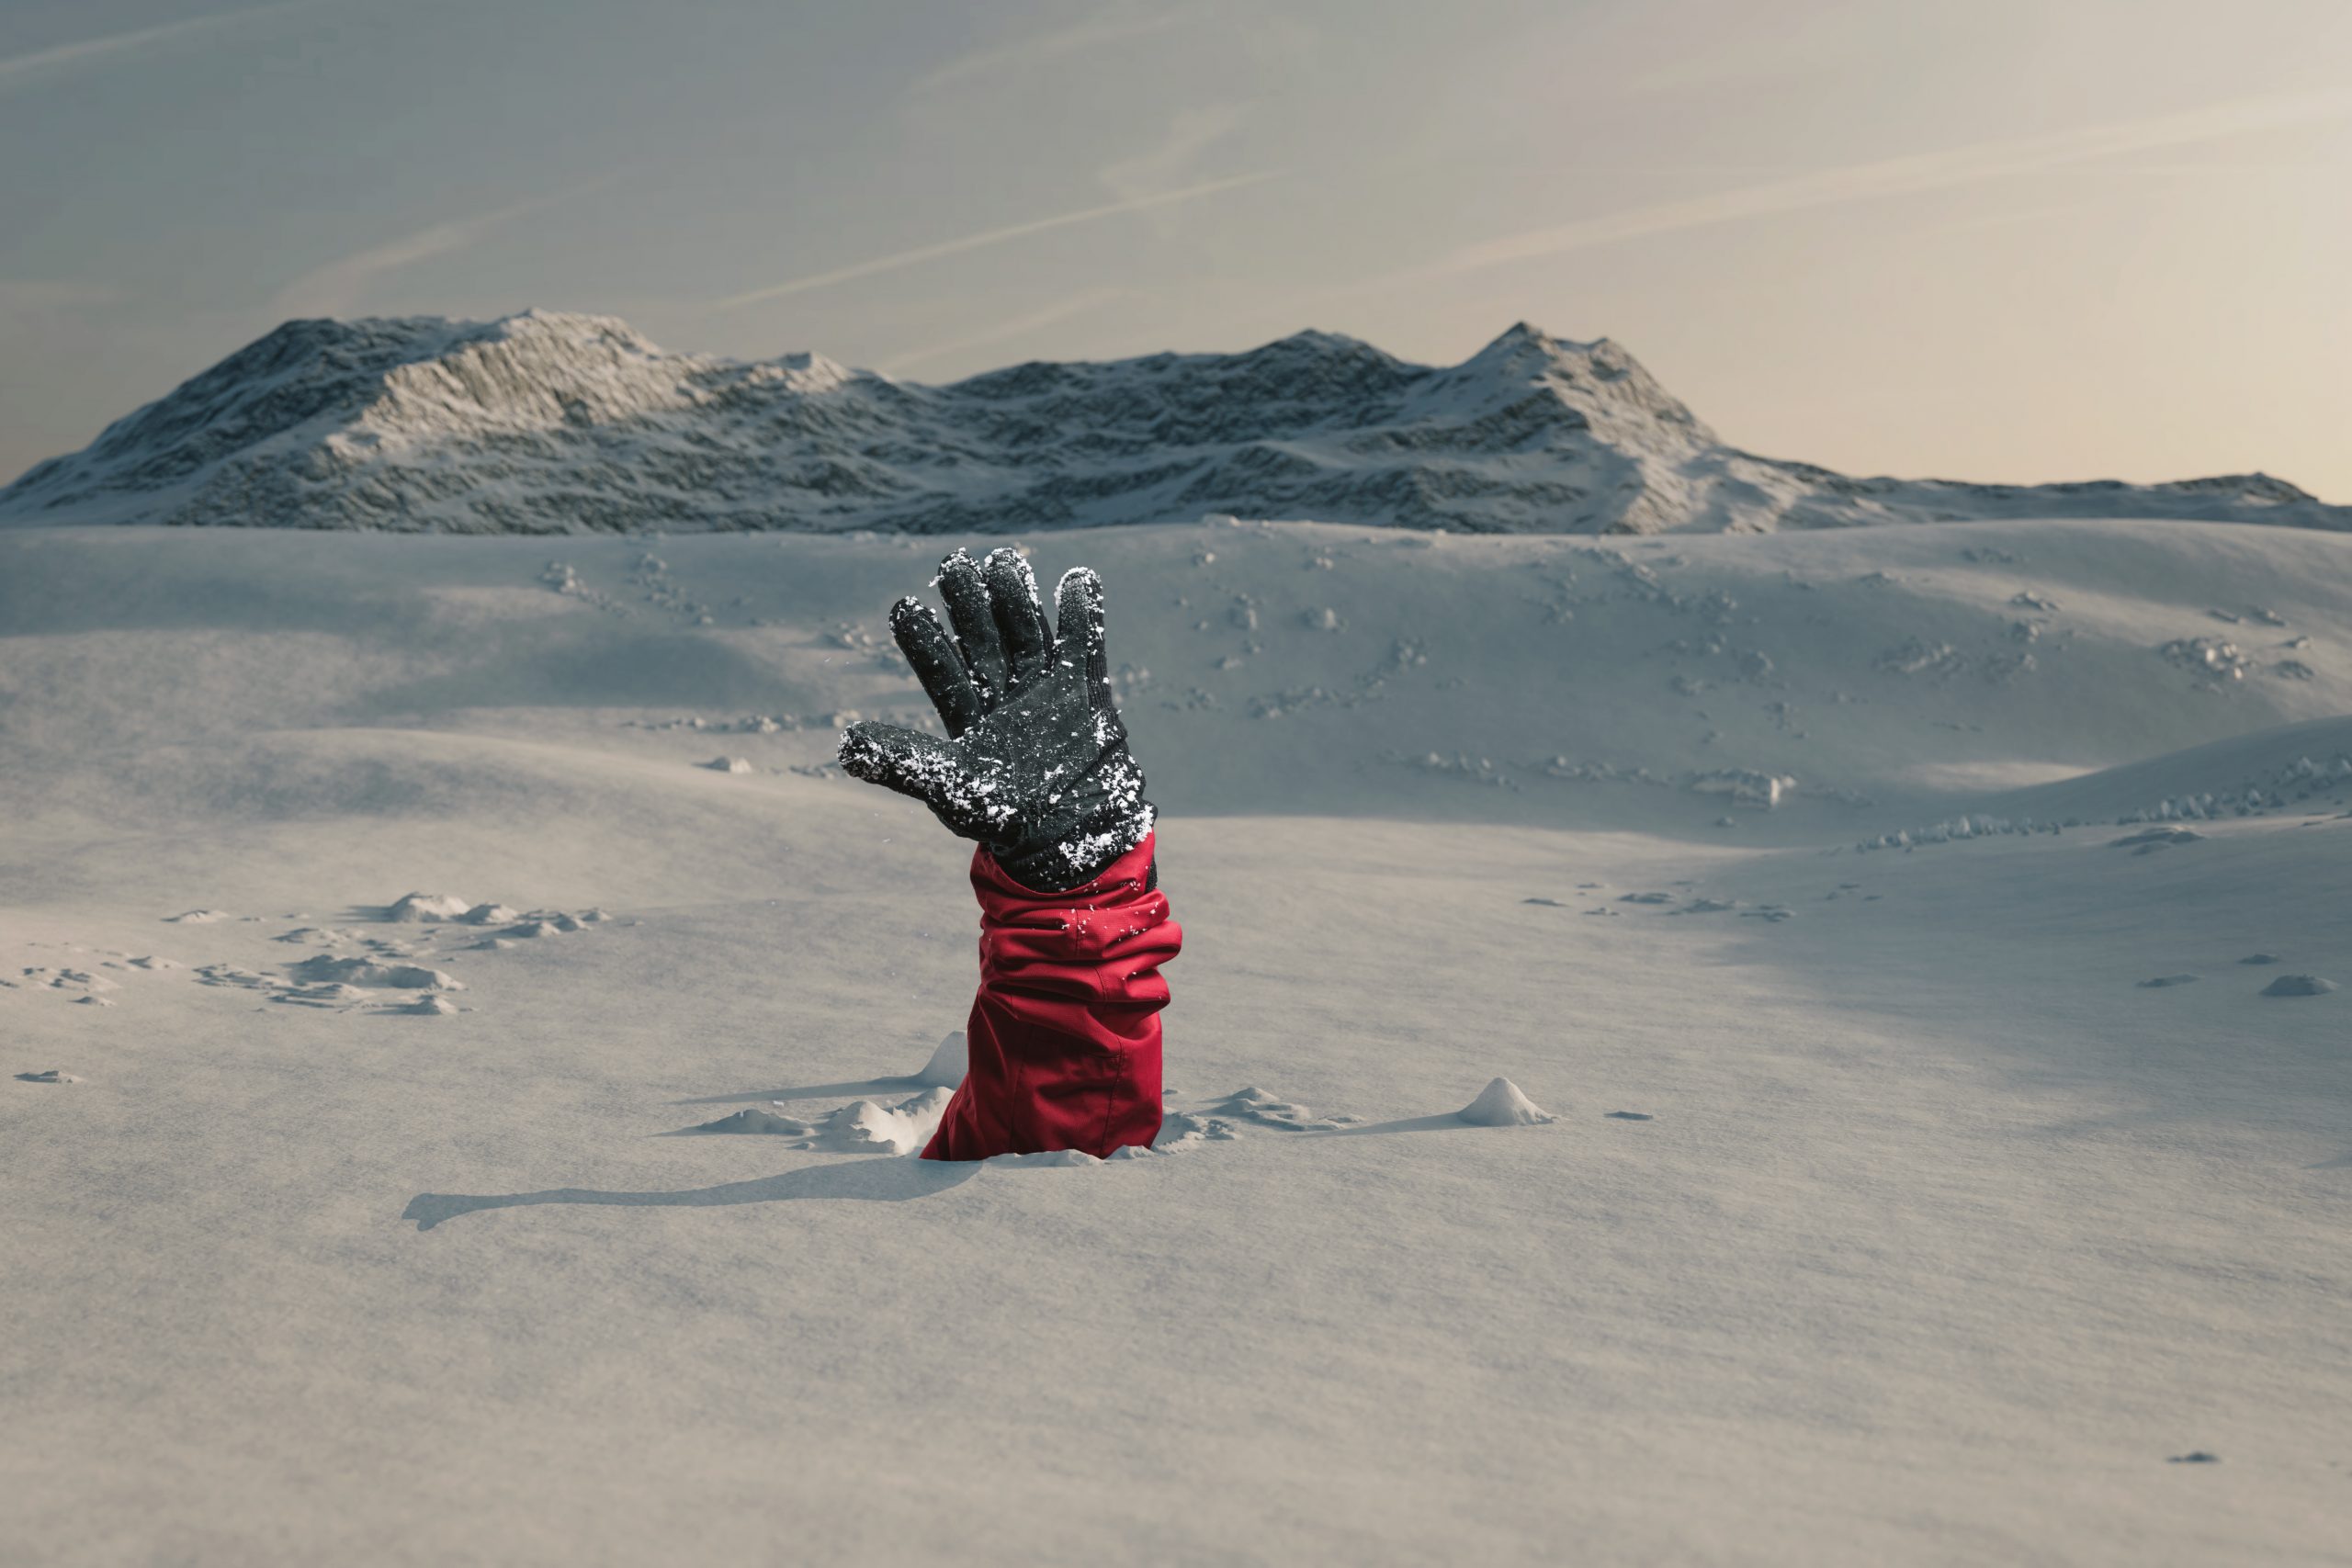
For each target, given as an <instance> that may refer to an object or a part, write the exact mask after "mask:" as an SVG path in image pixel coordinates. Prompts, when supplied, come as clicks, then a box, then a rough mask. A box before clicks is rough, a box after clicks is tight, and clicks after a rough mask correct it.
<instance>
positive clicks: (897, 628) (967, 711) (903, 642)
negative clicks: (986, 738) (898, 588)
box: [890, 595, 981, 736]
mask: <svg viewBox="0 0 2352 1568" xmlns="http://www.w3.org/2000/svg"><path fill="white" fill-rule="evenodd" d="M890 635H891V636H892V637H896V638H898V640H899V652H901V653H903V654H905V655H906V656H907V662H908V663H909V664H910V665H911V666H913V668H914V672H915V679H916V680H918V681H920V682H922V689H923V692H924V694H925V695H927V696H929V697H930V698H931V705H932V706H933V707H935V708H937V709H938V710H939V716H940V718H941V720H942V721H943V722H944V723H945V724H946V726H947V733H948V734H949V735H951V736H956V735H961V734H963V733H964V731H966V730H967V729H969V728H972V726H973V725H974V724H976V723H978V720H979V716H980V713H981V708H980V694H979V693H978V692H976V691H974V690H973V689H972V677H971V673H970V672H969V671H967V670H966V669H965V668H964V656H963V655H962V654H960V653H957V652H956V644H955V642H954V641H953V640H952V639H951V638H950V637H948V635H947V628H946V627H944V626H941V625H940V624H939V617H938V616H936V615H933V614H932V613H931V606H930V605H928V604H924V603H923V602H922V600H920V599H917V598H914V597H913V596H911V595H910V596H909V597H907V598H904V599H901V600H899V602H898V603H897V604H893V605H891V606H890Z"/></svg>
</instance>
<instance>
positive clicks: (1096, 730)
mask: <svg viewBox="0 0 2352 1568" xmlns="http://www.w3.org/2000/svg"><path fill="white" fill-rule="evenodd" d="M938 585H939V591H940V595H941V597H943V598H944V599H945V600H946V601H947V618H948V619H949V620H950V621H951V622H952V623H954V625H955V627H956V635H955V636H954V637H949V636H948V635H947V633H946V632H945V631H944V630H943V629H942V628H941V626H940V625H939V620H938V617H937V616H935V615H933V614H932V613H931V608H930V606H928V605H926V604H923V602H922V600H920V599H917V598H914V597H912V596H910V597H908V598H904V599H901V600H899V602H898V603H897V604H893V605H891V606H890V631H891V634H892V635H893V636H894V637H897V638H898V639H899V649H900V650H902V651H903V652H904V653H905V654H906V656H907V662H908V663H909V664H911V665H913V666H914V671H915V679H917V680H918V681H921V682H922V689H923V690H924V691H925V692H927V693H929V694H930V695H931V700H932V702H933V705H936V706H937V707H938V709H939V716H940V718H941V719H942V720H943V721H944V723H945V724H946V726H947V734H948V739H944V740H942V739H939V737H937V736H935V735H926V734H924V733H923V732H922V730H919V729H908V728H903V727H902V726H899V725H895V724H853V725H851V726H850V727H849V728H847V729H844V730H842V739H841V752H840V755H841V762H842V767H843V768H845V769H847V770H848V771H849V772H850V773H854V774H855V775H856V776H857V777H859V778H861V779H864V780H865V781H866V782H867V783H869V784H883V785H886V786H887V787H888V788H891V789H894V790H897V791H898V792H899V794H900V795H913V796H914V797H915V798H916V799H917V800H920V801H922V803H923V804H924V805H926V806H928V807H931V809H932V813H933V815H934V816H936V817H937V818H939V819H940V820H941V821H942V822H944V823H945V824H947V829H948V831H950V832H952V833H955V834H956V835H957V836H959V837H961V838H966V839H971V840H976V841H978V843H980V844H981V845H983V846H985V847H986V848H987V850H988V852H989V853H990V854H991V855H994V856H995V857H996V862H997V864H999V865H1000V866H1001V867H1003V868H1004V871H1005V873H1006V874H1007V875H1009V876H1011V877H1012V879H1013V880H1014V881H1016V882H1019V883H1021V884H1023V885H1024V886H1029V887H1035V888H1037V889H1039V890H1041V891H1045V892H1054V893H1060V892H1067V891H1068V890H1069V889H1070V888H1073V887H1079V886H1084V885H1085V884H1086V883H1089V882H1091V881H1093V880H1094V878H1095V877H1097V876H1098V875H1100V874H1102V872H1103V867H1105V866H1107V865H1109V864H1110V863H1112V862H1113V861H1114V860H1116V859H1118V858H1119V857H1120V856H1121V855H1123V854H1125V853H1126V852H1128V851H1129V850H1131V849H1134V848H1135V847H1136V845H1137V844H1139V843H1141V842H1142V841H1143V840H1144V836H1145V835H1146V834H1148V833H1149V832H1150V831H1151V824H1152V809H1151V804H1150V803H1149V802H1148V801H1147V800H1145V799H1144V797H1143V770H1142V769H1141V768H1139V767H1137V766H1136V760H1135V759H1134V758H1133V757H1132V756H1129V755H1128V754H1127V729H1126V726H1125V725H1124V724H1121V723H1120V722H1119V710H1118V708H1117V706H1116V705H1114V704H1113V702H1112V700H1111V681H1110V667H1109V665H1108V663H1107V662H1106V660H1105V656H1104V653H1103V581H1102V579H1100V578H1098V577H1096V576H1095V575H1094V573H1093V572H1092V571H1091V570H1089V569H1088V568H1086V567H1082V566H1080V567H1072V568H1071V569H1070V570H1069V571H1067V572H1065V573H1063V574H1062V580H1061V584H1060V586H1059V588H1058V589H1057V591H1056V592H1055V599H1056V619H1057V621H1058V623H1059V626H1060V633H1061V635H1060V637H1059V638H1058V639H1057V638H1056V637H1055V636H1054V635H1053V633H1051V632H1049V631H1047V630H1046V617H1045V613H1044V611H1043V610H1042V609H1040V607H1039V606H1038V604H1037V580H1036V578H1035V577H1034V576H1032V575H1031V573H1030V570H1029V563H1028V562H1027V561H1025V560H1023V558H1021V557H1020V555H1018V554H1017V553H1016V552H1014V551H1012V550H1009V549H1000V550H994V551H991V552H990V553H989V558H988V560H987V562H986V563H985V564H984V565H982V564H976V563H975V562H974V561H973V559H972V558H971V557H970V556H968V555H967V554H966V553H965V552H964V551H962V550H960V549H959V550H957V551H956V553H955V554H953V555H951V556H949V557H948V558H946V559H945V560H944V561H942V562H940V563H939V578H938ZM1155 869H1156V868H1155Z"/></svg>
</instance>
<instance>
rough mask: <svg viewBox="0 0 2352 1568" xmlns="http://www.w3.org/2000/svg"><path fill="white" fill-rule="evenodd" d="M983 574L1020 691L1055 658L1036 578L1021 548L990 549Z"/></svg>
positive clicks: (1014, 683)
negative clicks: (1038, 602)
mask: <svg viewBox="0 0 2352 1568" xmlns="http://www.w3.org/2000/svg"><path fill="white" fill-rule="evenodd" d="M980 575H981V577H982V578H983V579H984V580H985V581H987V583H988V585H989V608H990V609H992V610H994V611H995V612H996V629H997V633H998V635H999V636H1000V637H1001V638H1002V639H1003V643H1004V661H1005V665H1006V667H1007V669H1008V671H1010V673H1011V675H1012V689H1013V690H1014V691H1016V692H1017V691H1019V690H1020V689H1021V688H1022V687H1023V686H1025V685H1027V684H1028V683H1029V682H1032V681H1034V680H1035V679H1036V678H1037V677H1038V676H1040V675H1042V674H1044V673H1045V672H1046V670H1047V669H1048V668H1049V667H1050V665H1051V663H1052V660H1053V652H1054V639H1053V637H1051V636H1050V635H1048V634H1047V632H1046V615H1045V612H1044V611H1043V610H1041V609H1039V608H1038V607H1037V579H1036V576H1035V574H1034V573H1033V572H1031V571H1030V570H1029V563H1028V561H1027V560H1025V559H1023V558H1022V555H1021V552H1020V551H1018V550H1015V549H1010V548H1007V549H995V550H990V551H989V558H988V560H987V562H986V563H985V564H984V565H983V566H982V567H981V568H980Z"/></svg>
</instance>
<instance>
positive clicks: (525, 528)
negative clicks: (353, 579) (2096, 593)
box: [0, 310, 2352, 534]
mask: <svg viewBox="0 0 2352 1568" xmlns="http://www.w3.org/2000/svg"><path fill="white" fill-rule="evenodd" d="M1204 513H1233V514H1237V515H1242V516H1252V517H1299V518H1314V519H1317V520H1322V521H1329V522H1341V523H1358V524H1371V525H1397V526H1407V527H1416V528H1443V529H1453V530H1459V531H1464V532H1473V533H1574V534H1591V533H1615V534H1652V533H1660V532H1667V531H1672V530H1689V531H1697V532H1719V531H1770V530H1775V529H1782V528H1811V527H1834V526H1847V525H1856V524H1869V523H1896V522H1931V521H1963V520H1973V519H1981V518H1997V517H2051V516H2078V517H2103V516H2131V517H2173V518H2197V519H2209V520H2214V521H2224V522H2249V523H2273V524H2285V525H2295V526H2301V527H2316V528H2328V529H2346V528H2352V507H2341V506H2329V505H2324V504H2322V503H2321V502H2317V501H2315V500H2314V499H2313V498H2312V497H2311V496H2309V495H2307V494H2305V493H2304V492H2303V491H2300V490H2298V489H2296V488H2295V487H2294V486H2292V485H2290V484H2287V483H2284V482H2283V481H2280V480H2278V479H2271V478H2268V477H2267V476H2264V475H2259V474H2256V475H2236V476H2230V477H2225V478H2217V479H2191V480H2185V481H2181V482H2178V483H2174V484H2163V485H2124V484H2120V483H2114V482H2105V481H2101V482H2091V483H2081V484H2064V485H2035V486H1999V485H1977V484H1962V483H1957V482H1951V481H1943V480H1905V479H1851V478H1849V477H1847V476H1845V475H1842V474H1838V473H1834V472H1832V471H1830V470H1828V469H1826V468H1816V467H1813V466H1811V465H1808V464H1803V463H1793V462H1783V461H1778V460H1774V459H1770V458H1765V457H1756V456H1753V455H1752V454H1749V453H1746V452H1742V451H1739V450H1737V449H1736V448H1734V447H1730V446H1724V444H1723V443H1722V442H1720V441H1718V440H1717V439H1716V437H1715V435H1714V434H1713V432H1711V431H1710V430H1709V429H1708V428H1707V427H1706V426H1705V425H1704V424H1702V423H1700V421H1699V420H1698V419H1697V418H1695V417H1694V416H1693V415H1692V414H1691V411H1690V410H1689V409H1687V408H1685V407H1684V406H1683V405H1682V404H1681V403H1680V402H1679V401H1678V400H1675V399H1674V398H1673V397H1672V396H1670V395H1669V394H1668V392H1667V391H1666V390H1665V389H1664V388H1662V387H1660V386H1659V385H1658V383H1657V381H1656V380H1655V379H1654V378H1651V376H1650V375H1649V373H1648V372H1647V371H1645V370H1644V369H1643V368H1642V367H1641V366H1640V365H1639V364H1638V363H1636V362H1635V361H1634V358H1633V356H1632V355H1629V354H1627V353H1626V352H1625V350H1624V349H1623V348H1622V347H1621V346H1619V345H1618V344H1615V343H1612V342H1611V341H1610V340H1608V339H1606V338H1603V339H1600V340H1599V341H1597V342H1593V343H1573V342H1568V341H1566V340H1563V339H1558V338H1553V337H1549V336H1546V335H1545V334H1544V333H1542V332H1540V331H1538V330H1536V329H1535V328H1532V327H1530V326H1527V325H1524V324H1521V325H1519V326H1514V327H1512V328H1511V329H1510V331H1509V332H1506V333H1503V334H1502V335H1501V336H1500V337H1498V338H1497V339H1496V340H1495V341H1494V342H1493V343H1491V344H1487V346H1486V347H1485V348H1484V349H1482V350H1480V351H1479V352H1478V353H1477V354H1476V355H1473V356H1472V357H1471V358H1469V359H1467V360H1465V361H1464V362H1463V363H1462V364H1460V365H1456V366H1452V367H1442V368H1433V367H1426V366H1418V365H1408V364H1406V363H1404V362H1403V361H1401V360H1397V359H1395V358H1393V357H1391V356H1390V355H1386V354H1384V353H1382V352H1381V351H1380V350H1379V349H1376V348H1374V347H1372V346H1371V345H1370V344H1363V343H1359V342H1357V341H1355V340H1354V339H1352V338H1347V337H1341V336H1337V335H1334V334H1331V333H1315V332H1308V333H1299V334H1297V335H1296V336H1294V337H1288V338H1284V339H1283V340H1281V341H1280V342H1277V343H1272V344H1266V345H1265V346H1263V347H1261V348H1256V349H1252V350H1250V351H1249V352H1248V353H1244V354H1232V355H1218V354H1193V355H1179V354H1159V355H1149V356H1147V357H1144V358H1140V359H1128V360H1118V361H1113V362H1108V363H1100V364H1068V365H1064V364H1053V363H1046V362H1042V361H1040V362H1033V363H1031V364H1027V365H1020V366H1014V367H1011V368H1009V369H1005V370H999V371H993V372H990V373H989V374H987V375H982V376H976V377H973V378H969V379H967V380H964V381H958V382H956V383H954V384H952V385H949V386H944V387H932V386H923V385H919V384H916V383H912V382H906V381H899V380H896V379H893V378H889V377H888V376H882V375H878V374H876V373H874V372H871V371H865V370H851V369H846V368H844V367H841V366H839V365H836V364H834V363H832V362H831V361H830V360H827V359H824V358H822V357H820V356H818V355H789V356H787V357H786V358H783V359H777V360H766V361H755V362H750V363H746V362H742V361H738V360H731V359H723V358H716V357H706V356H698V355H676V354H668V353H665V352H663V351H662V349H660V348H658V347H656V346H655V345H654V344H651V343H650V342H648V341H647V340H646V339H645V338H643V337H642V336H640V335H639V334H638V333H635V332H634V331H632V330H631V329H630V328H629V327H628V325H626V324H625V323H623V322H621V321H616V320H614V319H612V318H610V317H602V316H584V315H569V314H558V313H551V312H547V311H537V310H534V311H530V312H527V313H525V314H521V315H515V316H509V317H507V318H505V319H503V320H501V321H491V322H486V323H483V322H458V321H446V320H443V319H440V318H437V317H411V318H404V319H399V320H379V319H370V320H363V321H288V323H286V324H285V325H284V326H281V327H279V328H278V329H277V331H276V332H273V333H270V334H269V335H267V336H266V337H264V338H262V339H261V340H259V341H258V342H256V343H254V344H250V345H249V346H247V347H246V348H244V349H243V350H241V351H240V352H238V353H237V354H234V355H231V356H230V357H229V358H227V359H225V360H223V361H221V362H220V364H219V365H216V366H214V367H212V368H211V369H209V370H207V371H205V372H204V373H203V374H201V375H199V376H198V377H196V378H194V379H192V380H190V381H188V382H187V383H186V384H185V385H183V386H181V387H179V388H178V389H175V390H174V391H173V392H172V393H170V394H169V395H168V396H166V397H164V398H163V399H161V400H157V401H155V402H153V403H150V404H149V405H147V406H146V407H145V408H142V409H140V410H138V411H137V412H134V413H131V414H130V415H129V416H127V417H126V418H124V419H122V420H119V421H118V422H117V423H114V424H113V425H111V426H109V427H108V428H107V430H106V432H105V433H104V434H101V435H100V436H99V437H98V439H97V440H96V442H95V443H93V444H92V445H91V446H89V447H88V448H87V449H86V450H85V451H82V452H79V453H76V454H74V455H72V456H70V457H57V458H52V459H51V460H49V461H47V462H44V463H42V464H40V465H39V466H38V467H36V468H33V469H32V470H31V471H29V472H28V473H27V474H25V475H24V476H23V477H22V478H21V479H17V481H16V482H15V483H14V484H12V485H10V486H9V487H8V488H7V489H6V491H0V524H53V523H68V522H125V523H132V522H136V523H170V524H183V525H268V526H277V527H308V528H385V529H398V530H408V531H425V532H448V533H528V534H543V533H580V532H628V531H633V530H641V529H655V528H660V529H665V530H669V531H673V532H684V531H692V530H736V529H797V530H809V531H842V530H849V529H857V528H867V529H877V530H888V531H897V532H907V533H922V534H944V533H962V532H984V533H985V532H992V531H994V532H1001V531H1008V530H1015V529H1037V528H1052V527H1080V526H1091V525H1117V524H1132V523H1149V522H1166V521H1173V520H1190V519H1192V518H1195V517H1198V516H1200V515H1202V514H1204Z"/></svg>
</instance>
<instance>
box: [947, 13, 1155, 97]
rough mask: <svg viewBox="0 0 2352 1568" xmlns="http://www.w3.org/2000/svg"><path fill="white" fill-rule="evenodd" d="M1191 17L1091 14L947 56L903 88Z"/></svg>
mask: <svg viewBox="0 0 2352 1568" xmlns="http://www.w3.org/2000/svg"><path fill="white" fill-rule="evenodd" d="M1192 19H1193V16H1192V13H1191V12H1190V11H1189V10H1174V11H1162V12H1160V13H1159V14H1158V15H1156V16H1144V17H1111V16H1099V17H1089V18H1088V19H1087V20H1085V21H1083V22H1080V23H1078V24H1076V25H1075V26H1072V27H1068V28H1056V29H1054V30H1052V31H1048V32H1042V33H1034V34H1032V35H1030V36H1029V37H1027V38H1024V39H1016V40H1015V41H1013V42H1012V43H1008V44H1002V45H1000V46H998V47H996V48H994V49H983V50H976V51H973V52H972V53H970V54H967V55H964V56H963V57H961V58H960V59H956V60H951V61H949V62H947V63H946V64H944V65H943V66H941V67H940V68H939V69H938V70H936V71H933V72H932V73H930V74H929V75H927V76H925V77H923V78H922V80H920V81H918V82H917V83H915V85H913V86H911V87H910V88H908V89H907V90H908V91H909V92H910V93H924V92H929V91H931V90H932V89H933V88H936V87H942V86H944V85H947V84H948V83H950V82H955V81H960V80H962V79H963V78H965V77H968V76H982V75H986V74H988V73H990V72H993V71H1001V70H1003V69H1005V68H1006V67H1008V66H1014V65H1029V64H1034V63H1035V62H1038V61H1041V60H1057V59H1060V58H1061V57H1063V56H1065V55H1070V54H1076V53H1078V52H1080V51H1082V50H1089V49H1092V48H1094V47H1096V46H1097V45H1100V44H1105V43H1115V42H1118V41H1119V40H1121V39H1131V38H1141V37H1143V36H1145V35H1147V34H1149V33H1157V32H1164V31H1166V30H1167V29H1168V28H1173V27H1178V26H1181V25H1182V24H1183V23H1185V22H1189V21H1191V20H1192Z"/></svg>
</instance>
